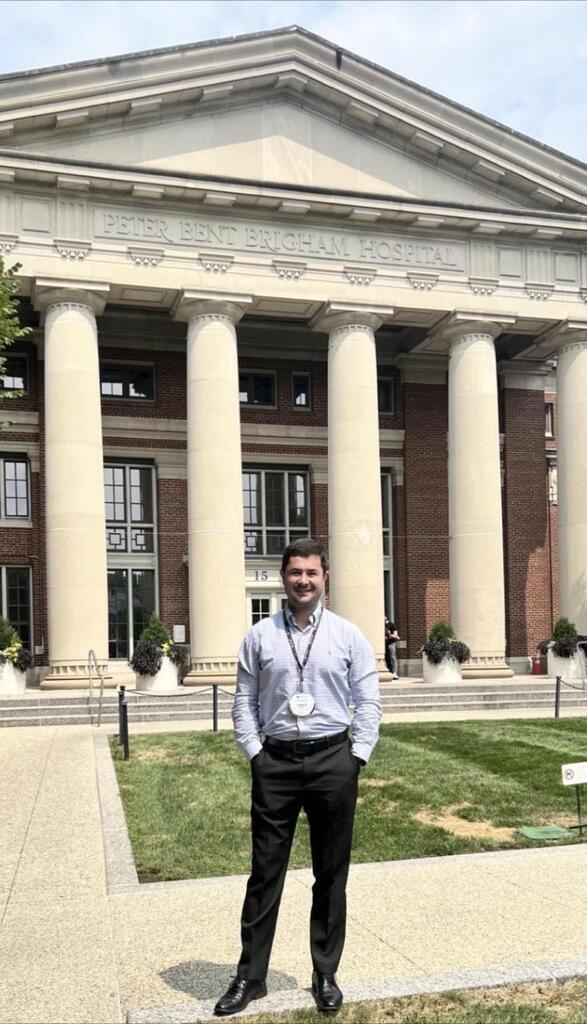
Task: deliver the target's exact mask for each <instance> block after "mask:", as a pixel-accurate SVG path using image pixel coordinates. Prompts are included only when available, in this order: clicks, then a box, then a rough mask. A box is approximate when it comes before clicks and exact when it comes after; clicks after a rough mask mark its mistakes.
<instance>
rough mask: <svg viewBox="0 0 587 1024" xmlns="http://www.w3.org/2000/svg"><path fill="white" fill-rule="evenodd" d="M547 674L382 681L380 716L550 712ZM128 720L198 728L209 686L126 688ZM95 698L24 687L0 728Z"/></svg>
mask: <svg viewBox="0 0 587 1024" xmlns="http://www.w3.org/2000/svg"><path fill="white" fill-rule="evenodd" d="M554 689H555V684H554V680H553V679H549V678H546V677H543V678H540V677H532V676H523V677H517V678H514V679H513V680H495V681H491V680H478V681H475V680H471V681H468V682H464V683H462V684H460V685H458V686H434V685H431V684H424V683H421V682H414V681H411V680H410V681H405V682H404V681H403V680H402V681H400V682H396V683H386V684H385V685H383V686H382V689H381V702H382V707H383V714H384V717H385V719H386V720H388V721H393V719H394V718H395V716H400V715H406V714H410V715H431V716H432V715H433V714H434V713H436V714H439V715H440V714H446V713H447V712H448V713H450V712H453V711H454V712H460V713H467V712H470V713H471V714H474V715H476V716H477V717H478V716H479V715H480V714H482V713H483V712H488V713H490V712H493V711H508V710H511V711H518V712H526V713H527V714H528V716H529V717H530V716H531V714H532V712H533V711H543V712H544V711H549V710H552V712H553V714H554ZM126 696H127V703H128V718H129V724H130V725H131V726H132V723H133V722H134V723H142V722H182V721H195V722H199V723H201V725H200V727H203V728H205V727H206V723H207V724H208V726H209V728H210V729H211V728H212V724H213V704H212V691H211V689H210V688H205V689H201V690H197V689H195V690H192V689H188V688H186V689H185V691H180V693H179V694H177V695H173V696H158V697H155V696H153V695H152V694H137V693H136V692H134V691H133V690H127V694H126ZM232 701H233V694H232V693H231V692H230V691H225V690H222V689H219V691H218V720H219V722H220V723H221V724H222V725H223V726H224V727H225V726H226V724H227V723H228V722H229V721H230V711H231V708H232ZM582 707H584V708H585V709H586V713H587V689H586V690H581V689H570V688H568V687H566V686H563V687H562V691H561V710H563V711H564V709H565V708H582ZM97 717H98V700H97V697H96V696H94V698H93V700H92V701H90V698H89V696H88V695H87V694H79V695H76V694H73V693H72V694H67V695H63V694H52V693H51V692H50V691H41V690H37V691H31V690H29V691H27V693H26V695H25V696H22V697H10V698H2V699H0V727H9V726H14V727H16V726H32V725H91V724H94V725H95V724H96V723H97ZM117 722H118V695H117V694H116V693H113V692H112V691H110V692H108V693H106V694H105V695H104V702H103V707H102V723H103V724H104V725H113V724H116V723H117Z"/></svg>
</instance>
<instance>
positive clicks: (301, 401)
mask: <svg viewBox="0 0 587 1024" xmlns="http://www.w3.org/2000/svg"><path fill="white" fill-rule="evenodd" d="M311 387H312V381H311V377H310V374H309V373H294V374H292V378H291V390H292V405H293V407H294V409H310V408H311V407H312V391H311Z"/></svg>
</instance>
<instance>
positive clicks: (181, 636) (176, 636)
mask: <svg viewBox="0 0 587 1024" xmlns="http://www.w3.org/2000/svg"><path fill="white" fill-rule="evenodd" d="M173 642H174V644H185V626H174V627H173Z"/></svg>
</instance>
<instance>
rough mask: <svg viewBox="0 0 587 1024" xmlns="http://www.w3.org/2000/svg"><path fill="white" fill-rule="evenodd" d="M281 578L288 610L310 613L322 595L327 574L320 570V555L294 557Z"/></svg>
mask: <svg viewBox="0 0 587 1024" xmlns="http://www.w3.org/2000/svg"><path fill="white" fill-rule="evenodd" d="M281 578H282V580H283V586H284V588H285V592H286V594H287V600H288V602H289V606H290V608H292V609H293V610H294V611H295V610H296V609H299V610H300V611H302V610H305V611H309V612H312V611H313V610H314V608H315V607H316V605H317V604H318V602H319V601H320V599H321V597H322V595H323V593H324V586H325V584H326V580H327V579H328V573H327V572H324V570H323V569H322V564H321V562H320V555H308V556H307V558H302V556H301V555H295V556H294V557H293V558H290V560H289V562H288V563H287V565H286V567H285V570H284V571H283V572H282V573H281Z"/></svg>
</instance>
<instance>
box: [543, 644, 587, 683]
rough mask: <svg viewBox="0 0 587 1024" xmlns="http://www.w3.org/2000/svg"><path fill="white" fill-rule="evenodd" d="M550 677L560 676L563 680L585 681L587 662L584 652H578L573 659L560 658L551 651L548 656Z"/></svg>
mask: <svg viewBox="0 0 587 1024" xmlns="http://www.w3.org/2000/svg"><path fill="white" fill-rule="evenodd" d="M546 662H547V666H548V675H549V676H553V677H556V676H560V677H561V679H585V676H586V675H587V662H586V661H585V655H584V654H583V651H577V652H576V653H575V654H574V655H573V657H572V658H558V657H557V655H556V654H553V653H552V651H551V650H549V652H548V654H547V656H546Z"/></svg>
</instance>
